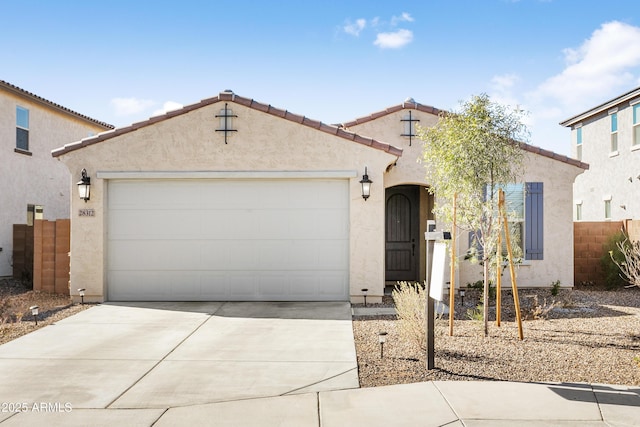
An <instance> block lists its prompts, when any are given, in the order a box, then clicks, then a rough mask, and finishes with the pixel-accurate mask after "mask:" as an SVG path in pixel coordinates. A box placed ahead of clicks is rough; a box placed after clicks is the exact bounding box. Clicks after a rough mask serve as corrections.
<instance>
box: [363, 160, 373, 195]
mask: <svg viewBox="0 0 640 427" xmlns="http://www.w3.org/2000/svg"><path fill="white" fill-rule="evenodd" d="M372 182H373V181H371V180H370V179H369V175H368V174H367V167H366V166H365V167H364V175H362V179H361V180H360V184H362V198H363V199H364V200H365V201H366V200H367V199H368V198H369V196H370V195H371V183H372Z"/></svg>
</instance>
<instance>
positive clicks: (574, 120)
mask: <svg viewBox="0 0 640 427" xmlns="http://www.w3.org/2000/svg"><path fill="white" fill-rule="evenodd" d="M560 124H561V125H562V126H565V127H569V128H571V152H572V156H573V157H575V158H576V159H579V160H582V161H584V162H586V163H588V164H589V166H590V168H589V170H588V171H586V172H585V173H583V174H582V175H579V176H578V177H576V180H575V183H574V186H573V202H574V219H575V220H576V221H605V220H614V221H616V220H617V221H619V220H624V219H639V218H640V197H638V194H640V87H638V88H636V89H633V90H631V91H629V92H627V93H625V94H622V95H620V96H618V97H616V98H614V99H612V100H609V101H607V102H605V103H603V104H600V105H598V106H596V107H594V108H591V109H589V110H587V111H585V112H583V113H580V114H578V115H576V116H574V117H571V118H569V119H567V120H565V121H563V122H561V123H560Z"/></svg>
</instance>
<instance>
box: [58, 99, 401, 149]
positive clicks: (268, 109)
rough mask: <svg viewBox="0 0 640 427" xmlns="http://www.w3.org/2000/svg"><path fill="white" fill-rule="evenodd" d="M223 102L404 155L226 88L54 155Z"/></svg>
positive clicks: (81, 142) (337, 128) (92, 138)
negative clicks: (200, 99) (209, 96)
mask: <svg viewBox="0 0 640 427" xmlns="http://www.w3.org/2000/svg"><path fill="white" fill-rule="evenodd" d="M220 101H225V102H233V103H236V104H239V105H243V106H245V107H248V108H252V109H255V110H258V111H262V112H264V113H267V114H270V115H273V116H276V117H280V118H282V119H284V120H289V121H292V122H295V123H299V124H302V125H303V126H308V127H311V128H313V129H317V130H319V131H321V132H324V133H328V134H331V135H336V136H338V137H340V138H344V139H347V140H349V141H354V142H356V143H359V144H363V145H366V146H369V147H374V148H376V149H379V150H382V151H385V152H387V153H389V154H392V155H394V156H401V155H402V149H401V148H398V147H394V146H392V145H390V144H387V143H385V142H382V141H377V140H375V139H371V138H366V137H362V136H359V135H356V134H355V133H353V132H349V131H348V130H345V129H342V128H340V127H338V126H334V125H329V124H326V123H322V122H320V121H318V120H312V119H309V118H307V117H305V116H301V115H299V114H294V113H291V112H289V111H286V110H282V109H279V108H275V107H273V106H271V105H267V104H262V103H260V102H257V101H255V100H253V99H249V98H244V97H241V96H238V95H236V94H234V93H233V92H231V91H225V92H222V93H220V94H219V95H218V96H216V97H213V98H207V99H203V100H202V101H200V102H197V103H195V104H191V105H187V106H185V107H183V108H181V109H178V110H174V111H170V112H168V113H165V114H162V115H159V116H154V117H151V118H149V119H147V120H144V121H141V122H138V123H134V124H132V125H130V126H126V127H122V128H117V129H115V130H110V131H107V132H102V133H100V134H98V135H96V136H93V137H89V138H85V139H83V140H81V141H78V142H74V143H71V144H67V145H65V146H64V147H61V148H58V149H56V150H54V151H53V152H52V153H51V154H52V155H53V156H54V157H58V156H61V155H63V154H66V153H69V152H71V151H75V150H78V149H80V148H82V147H86V146H89V145H93V144H97V143H99V142H102V141H106V140H108V139H111V138H114V137H116V136H119V135H122V134H125V133H129V132H133V131H136V130H138V129H141V128H143V127H146V126H150V125H153V124H155V123H158V122H161V121H163V120H167V119H169V118H171V117H176V116H180V115H182V114H186V113H188V112H190V111H193V110H196V109H198V108H202V107H205V106H207V105H211V104H215V103H217V102H220Z"/></svg>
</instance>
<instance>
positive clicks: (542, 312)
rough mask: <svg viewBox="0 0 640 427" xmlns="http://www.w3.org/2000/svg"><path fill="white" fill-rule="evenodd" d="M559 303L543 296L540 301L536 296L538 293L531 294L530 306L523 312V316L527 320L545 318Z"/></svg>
mask: <svg viewBox="0 0 640 427" xmlns="http://www.w3.org/2000/svg"><path fill="white" fill-rule="evenodd" d="M559 305H560V303H558V302H556V301H555V300H553V301H551V302H550V303H549V302H547V299H546V298H545V299H544V300H543V302H542V303H540V300H539V298H538V295H534V296H533V302H532V307H531V308H530V309H529V311H528V312H527V313H524V314H525V315H524V318H525V319H529V320H546V319H547V318H548V317H549V313H550V312H551V310H553V309H554V308H556V307H557V306H559Z"/></svg>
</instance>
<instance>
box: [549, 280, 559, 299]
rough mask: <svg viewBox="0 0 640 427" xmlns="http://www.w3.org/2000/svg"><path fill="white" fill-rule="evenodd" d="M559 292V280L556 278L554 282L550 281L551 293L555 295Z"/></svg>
mask: <svg viewBox="0 0 640 427" xmlns="http://www.w3.org/2000/svg"><path fill="white" fill-rule="evenodd" d="M559 293H560V280H556V281H555V282H551V295H553V296H554V297H557V296H558V294H559Z"/></svg>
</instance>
